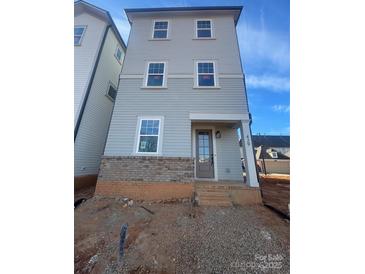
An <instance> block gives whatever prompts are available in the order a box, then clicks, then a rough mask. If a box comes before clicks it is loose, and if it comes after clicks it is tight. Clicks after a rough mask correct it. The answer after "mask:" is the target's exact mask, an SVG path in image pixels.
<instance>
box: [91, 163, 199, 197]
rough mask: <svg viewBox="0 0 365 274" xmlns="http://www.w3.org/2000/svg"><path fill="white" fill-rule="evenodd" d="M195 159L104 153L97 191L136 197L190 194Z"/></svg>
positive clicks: (98, 192)
mask: <svg viewBox="0 0 365 274" xmlns="http://www.w3.org/2000/svg"><path fill="white" fill-rule="evenodd" d="M193 180H194V161H193V159H192V158H183V157H151V156H123V157H109V156H108V157H103V159H102V161H101V165H100V172H99V177H98V182H97V185H96V190H95V194H97V195H103V196H124V197H128V198H131V199H136V200H147V201H148V200H149V201H151V200H165V199H174V198H190V197H192V194H193V183H192V182H193Z"/></svg>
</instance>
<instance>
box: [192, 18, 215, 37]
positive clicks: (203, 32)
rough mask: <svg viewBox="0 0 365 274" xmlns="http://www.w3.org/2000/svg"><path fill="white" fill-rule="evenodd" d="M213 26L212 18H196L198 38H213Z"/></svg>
mask: <svg viewBox="0 0 365 274" xmlns="http://www.w3.org/2000/svg"><path fill="white" fill-rule="evenodd" d="M212 37H213V28H212V20H211V19H198V20H196V38H212Z"/></svg>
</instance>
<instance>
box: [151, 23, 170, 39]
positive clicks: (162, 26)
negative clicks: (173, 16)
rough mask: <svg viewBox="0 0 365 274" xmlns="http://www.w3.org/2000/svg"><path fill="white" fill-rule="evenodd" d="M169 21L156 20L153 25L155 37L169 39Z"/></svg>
mask: <svg viewBox="0 0 365 274" xmlns="http://www.w3.org/2000/svg"><path fill="white" fill-rule="evenodd" d="M168 28H169V22H168V21H155V23H154V25H153V39H167V32H168Z"/></svg>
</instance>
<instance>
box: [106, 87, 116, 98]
mask: <svg viewBox="0 0 365 274" xmlns="http://www.w3.org/2000/svg"><path fill="white" fill-rule="evenodd" d="M107 95H108V96H109V97H110V98H111V99H112V100H113V101H114V100H115V98H116V97H117V90H116V89H115V88H114V87H113V86H112V85H109V89H108V93H107Z"/></svg>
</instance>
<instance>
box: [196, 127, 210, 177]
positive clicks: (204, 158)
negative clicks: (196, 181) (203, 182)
mask: <svg viewBox="0 0 365 274" xmlns="http://www.w3.org/2000/svg"><path fill="white" fill-rule="evenodd" d="M196 177H198V178H214V157H213V142H212V131H211V130H197V131H196Z"/></svg>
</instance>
